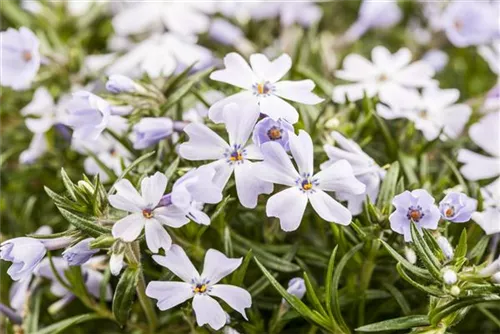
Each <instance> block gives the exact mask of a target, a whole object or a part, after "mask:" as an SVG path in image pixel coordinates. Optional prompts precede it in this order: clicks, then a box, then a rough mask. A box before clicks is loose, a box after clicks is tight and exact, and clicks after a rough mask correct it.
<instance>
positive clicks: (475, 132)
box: [457, 111, 500, 181]
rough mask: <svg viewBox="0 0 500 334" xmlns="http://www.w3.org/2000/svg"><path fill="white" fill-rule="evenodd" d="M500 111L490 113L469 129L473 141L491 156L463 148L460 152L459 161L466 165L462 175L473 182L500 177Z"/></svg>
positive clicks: (462, 168) (463, 167)
mask: <svg viewBox="0 0 500 334" xmlns="http://www.w3.org/2000/svg"><path fill="white" fill-rule="evenodd" d="M499 128H500V111H497V112H493V113H489V114H487V115H485V116H483V118H481V120H479V122H477V123H475V124H474V125H472V126H471V127H470V129H469V136H470V138H471V139H472V141H473V142H474V143H475V144H476V145H477V146H479V147H480V148H481V149H482V150H483V151H485V152H486V153H488V154H490V155H491V156H485V155H483V154H479V153H475V152H472V151H470V150H468V149H465V148H462V149H460V150H459V151H458V156H457V161H459V162H461V163H463V164H464V165H463V166H462V167H461V168H460V172H461V173H462V175H463V176H464V177H465V178H466V179H467V180H471V181H477V180H483V179H489V178H492V177H497V176H500V132H499V131H498V129H499Z"/></svg>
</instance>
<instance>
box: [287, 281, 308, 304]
mask: <svg viewBox="0 0 500 334" xmlns="http://www.w3.org/2000/svg"><path fill="white" fill-rule="evenodd" d="M286 291H287V292H288V293H289V294H291V295H294V296H295V297H297V298H299V299H302V297H304V295H305V294H306V285H305V283H304V279H302V278H300V277H295V278H292V279H291V280H290V282H288V289H286Z"/></svg>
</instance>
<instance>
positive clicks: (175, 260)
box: [153, 244, 200, 283]
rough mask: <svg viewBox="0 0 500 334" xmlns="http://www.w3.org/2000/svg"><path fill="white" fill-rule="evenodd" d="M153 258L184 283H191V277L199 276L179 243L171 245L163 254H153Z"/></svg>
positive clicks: (196, 277)
mask: <svg viewBox="0 0 500 334" xmlns="http://www.w3.org/2000/svg"><path fill="white" fill-rule="evenodd" d="M153 260H155V261H156V262H157V263H158V264H159V265H162V266H164V267H165V268H167V269H168V270H170V271H171V272H173V273H174V274H175V275H176V276H177V277H179V278H181V279H182V280H183V281H184V282H186V283H191V281H192V280H193V279H198V278H199V277H200V274H198V271H197V270H196V269H195V267H194V266H193V263H192V262H191V260H190V259H189V258H188V256H187V255H186V252H184V249H182V248H181V247H180V246H179V245H175V244H174V245H172V246H171V247H170V250H169V251H168V252H167V253H166V254H165V255H153Z"/></svg>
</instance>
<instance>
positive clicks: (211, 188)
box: [160, 165, 222, 225]
mask: <svg viewBox="0 0 500 334" xmlns="http://www.w3.org/2000/svg"><path fill="white" fill-rule="evenodd" d="M215 177H216V170H215V168H214V167H213V166H210V165H205V166H201V167H198V168H195V169H192V170H190V171H189V172H188V173H186V174H185V175H183V176H182V177H181V178H179V179H178V180H177V181H175V183H174V185H173V187H172V193H171V194H168V195H165V196H163V198H162V201H161V202H160V205H162V204H163V203H162V202H163V201H164V200H165V201H167V203H166V205H168V202H171V203H172V204H173V205H175V206H176V207H177V208H178V209H179V210H181V211H183V212H185V214H186V216H187V217H189V218H190V219H191V220H193V221H194V222H196V223H198V224H202V225H209V224H210V217H208V215H207V214H206V213H204V212H203V211H202V210H203V205H204V204H205V203H210V204H216V203H219V202H220V201H221V200H222V189H221V187H220V186H219V185H217V184H215V183H214V180H215Z"/></svg>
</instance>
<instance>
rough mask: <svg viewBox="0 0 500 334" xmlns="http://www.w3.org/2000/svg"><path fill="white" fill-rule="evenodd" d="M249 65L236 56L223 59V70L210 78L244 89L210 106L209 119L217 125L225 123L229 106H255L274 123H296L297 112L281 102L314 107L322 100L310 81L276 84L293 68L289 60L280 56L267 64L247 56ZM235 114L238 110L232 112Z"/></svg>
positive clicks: (263, 58) (259, 56)
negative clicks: (282, 121)
mask: <svg viewBox="0 0 500 334" xmlns="http://www.w3.org/2000/svg"><path fill="white" fill-rule="evenodd" d="M250 64H251V66H252V67H250V66H248V63H247V62H246V61H245V59H243V57H241V56H240V55H239V54H237V53H234V52H233V53H230V54H228V55H227V56H226V57H224V65H226V68H225V69H223V70H218V71H215V72H213V73H212V74H211V75H210V79H212V80H217V81H222V82H225V83H228V84H231V85H234V86H237V87H240V88H242V89H244V91H243V92H240V93H237V94H234V95H231V96H229V97H227V98H225V99H223V100H221V101H219V102H217V103H215V104H214V105H212V107H210V110H209V114H208V115H209V117H210V119H211V120H212V121H214V122H216V123H221V122H223V121H224V116H223V110H224V106H225V105H227V104H228V103H237V104H238V105H240V106H244V105H247V104H249V105H256V106H257V105H258V106H259V110H260V112H261V113H263V114H265V115H267V116H269V117H271V118H272V119H274V120H278V119H280V118H283V119H285V120H286V121H288V122H290V123H292V124H295V123H297V121H298V120H299V114H298V112H297V110H296V109H295V108H294V107H293V106H292V105H291V104H289V103H288V102H286V101H284V100H283V99H287V100H291V101H294V102H299V103H304V104H309V105H313V104H317V103H320V102H321V101H323V99H321V98H319V97H318V96H316V95H315V94H314V93H312V90H313V89H314V87H315V84H314V82H313V81H312V80H301V81H279V80H280V79H281V78H282V77H283V76H284V75H285V74H286V73H287V72H288V71H289V70H290V68H291V67H292V60H291V58H290V56H288V55H287V54H283V55H281V56H280V57H278V58H276V59H275V60H273V61H269V59H267V57H266V56H264V55H263V54H260V53H259V54H253V55H251V56H250ZM282 98H283V99H282ZM235 111H236V112H238V110H235Z"/></svg>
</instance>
